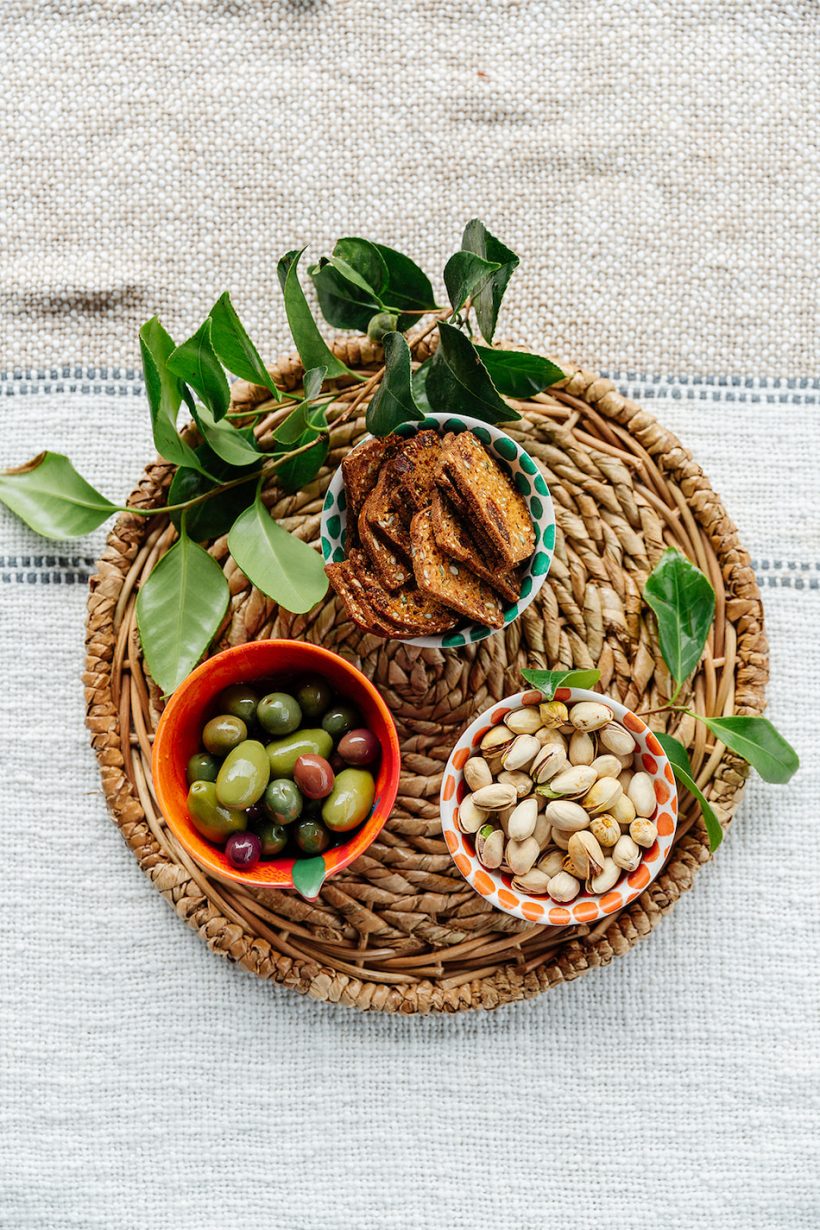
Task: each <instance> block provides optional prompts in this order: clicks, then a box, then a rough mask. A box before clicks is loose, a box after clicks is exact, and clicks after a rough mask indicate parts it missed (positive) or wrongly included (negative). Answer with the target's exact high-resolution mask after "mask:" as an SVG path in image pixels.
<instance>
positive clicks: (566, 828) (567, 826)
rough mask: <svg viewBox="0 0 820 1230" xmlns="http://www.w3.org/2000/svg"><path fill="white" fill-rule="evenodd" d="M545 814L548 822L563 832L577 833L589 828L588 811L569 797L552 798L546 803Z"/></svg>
mask: <svg viewBox="0 0 820 1230" xmlns="http://www.w3.org/2000/svg"><path fill="white" fill-rule="evenodd" d="M544 814H545V816H546V817H547V819H548V820H549V822H550V824H552V825H554V826H555V827H556V828H560V829H561V830H562V831H563V832H565V833H578V832H580V830H581V829H586V828H589V819H590V818H589V813H588V812H586V811H584V809H583V807H582V806H581V804H580V803H573V802H571V801H570V800H569V799H553V800H552V802H551V803H548V804H547V810H546V811H545V813H544Z"/></svg>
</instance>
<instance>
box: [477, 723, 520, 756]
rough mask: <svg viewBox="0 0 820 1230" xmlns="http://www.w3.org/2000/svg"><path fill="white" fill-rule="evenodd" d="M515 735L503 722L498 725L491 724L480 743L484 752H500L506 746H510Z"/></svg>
mask: <svg viewBox="0 0 820 1230" xmlns="http://www.w3.org/2000/svg"><path fill="white" fill-rule="evenodd" d="M514 738H515V735H514V734H513V733H512V731H511V730H510V729H509V728H508V727H507V726H505V725H504V723H503V722H501V723H500V724H499V725H498V726H491V727H490V729H489V730H488V731H487V733H486V734H485V736H484V738H483V739H482V740H481V743H480V744H479V746H480V748H481V750H482V752H484V753H485V754H486V753H490V754H496V755H498V754H500V753H501V752H502V751H503V750H504V749H505V748H507V747H509V745H510V744H511V743H512V741H513V739H514Z"/></svg>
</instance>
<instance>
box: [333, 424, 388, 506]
mask: <svg viewBox="0 0 820 1230" xmlns="http://www.w3.org/2000/svg"><path fill="white" fill-rule="evenodd" d="M401 443H402V441H401V440H399V439H398V438H393V437H388V438H387V439H379V438H378V437H374V438H373V439H372V440H365V442H364V443H363V444H357V445H356V447H355V448H352V449H351V450H350V452H349V453H348V454H347V455H346V456H345V458H344V459H343V461H342V477H343V478H344V484H345V493H346V495H347V508H348V515H352V516H353V517H358V515H359V513H360V512H361V510H362V505H363V504H364V502H365V500H366V499H367V497H368V495H369V494H370V492H371V491H372V490H373V488H374V487H375V486H376V482H377V480H378V477H379V471H380V470H381V467H382V465H384V463H385V462H386V461H387V460H389V458H390V457H392V456H393V454H394V453H395V452H396V451H397V449H398V447H399V445H400V444H401Z"/></svg>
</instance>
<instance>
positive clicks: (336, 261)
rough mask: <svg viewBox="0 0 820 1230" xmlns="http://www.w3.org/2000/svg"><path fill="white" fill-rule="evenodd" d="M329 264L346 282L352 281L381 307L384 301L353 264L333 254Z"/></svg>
mask: <svg viewBox="0 0 820 1230" xmlns="http://www.w3.org/2000/svg"><path fill="white" fill-rule="evenodd" d="M328 264H329V265H331V266H332V267H333V268H334V269H335V270H336V272H337V273H338V274H339V275H340V276H341V277H343V278H344V279H345V281H346V282H351V283H352V284H353V285H354V286H356V287H358V289H359V290H360V291H361V292H362V294H364V295H367V297H368V298H369V299H373V300H374V301H375V302H376V303H377V304H378V305H379V307H381V306H382V302H381V300H380V298H379V296H378V295H377V294H376V292H375V290H374V289H373V287H372V286H371V285H370V284H369V283H368V282H367V280H366V279H365V278H363V277H362V275H361V274H360V273H359V272H358V271H357V270H356V269H354V268H353V266H352V265H349V264H348V263H347V261H344V260H342V259H341V257H339V256H331V258H330V260H329V261H328Z"/></svg>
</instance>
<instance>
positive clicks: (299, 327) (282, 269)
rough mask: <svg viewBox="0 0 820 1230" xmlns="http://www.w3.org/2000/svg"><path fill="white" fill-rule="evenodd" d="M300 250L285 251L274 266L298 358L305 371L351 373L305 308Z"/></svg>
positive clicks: (305, 300) (329, 373) (332, 374)
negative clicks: (319, 369) (337, 356)
mask: <svg viewBox="0 0 820 1230" xmlns="http://www.w3.org/2000/svg"><path fill="white" fill-rule="evenodd" d="M302 252H304V248H302V249H301V251H298V252H297V251H293V252H287V253H286V254H285V255H284V256H283V257H282V259H281V260H280V261H279V264H278V266H277V273H278V275H279V284H280V285H281V287H282V294H283V295H284V299H285V311H286V313H287V317H288V324H289V325H290V331H291V333H292V334H293V340H294V343H295V345H296V349H297V350H298V351H299V357H300V359H301V360H302V363H303V365H304V368H305V370H306V371H307V370H308V369H309V368H311V367H326V368H327V374H328V376H329V377H330V378H331V379H333V378H334V377H336V376H346V375H352V374H353V373H351V372H350V370H349V369H348V368H347V367H345V365H344V363H342V361H341V360H340V359H337V358H336V356H335V355H334V353H333V351H332V350H331V349H330V347H329V346H328V344H327V342H326V341H325V339H324V338H323V337H322V335H321V333H320V332H319V330H318V328H317V326H316V321H315V320H314V319H313V316H312V314H311V311H310V308H309V307H308V303H307V299H305V292H304V291H303V290H302V287H301V284H300V282H299V273H298V268H299V260H300V258H301V255H302ZM357 379H358V377H357Z"/></svg>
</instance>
